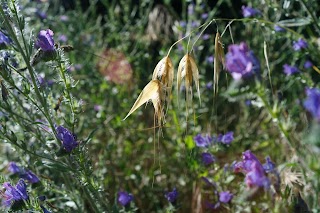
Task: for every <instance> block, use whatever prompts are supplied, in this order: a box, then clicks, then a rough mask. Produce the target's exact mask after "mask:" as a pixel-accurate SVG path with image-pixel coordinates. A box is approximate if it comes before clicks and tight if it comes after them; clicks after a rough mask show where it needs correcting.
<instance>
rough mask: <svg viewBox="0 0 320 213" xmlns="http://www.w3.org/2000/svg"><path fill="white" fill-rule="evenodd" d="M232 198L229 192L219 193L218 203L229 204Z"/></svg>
mask: <svg viewBox="0 0 320 213" xmlns="http://www.w3.org/2000/svg"><path fill="white" fill-rule="evenodd" d="M232 198H233V194H232V193H230V192H229V191H225V192H220V193H219V201H220V202H221V203H229V202H230V201H231V200H232Z"/></svg>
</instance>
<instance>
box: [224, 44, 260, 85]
mask: <svg viewBox="0 0 320 213" xmlns="http://www.w3.org/2000/svg"><path fill="white" fill-rule="evenodd" d="M226 67H227V70H228V71H229V72H230V74H231V75H232V77H233V78H234V79H235V80H240V79H242V78H248V77H251V76H253V75H254V74H256V75H259V72H260V63H259V61H258V59H257V58H256V56H255V55H254V54H253V52H252V51H251V50H250V49H249V47H248V45H247V44H246V43H244V42H241V43H240V44H239V45H238V44H232V45H230V46H229V47H228V53H227V54H226Z"/></svg>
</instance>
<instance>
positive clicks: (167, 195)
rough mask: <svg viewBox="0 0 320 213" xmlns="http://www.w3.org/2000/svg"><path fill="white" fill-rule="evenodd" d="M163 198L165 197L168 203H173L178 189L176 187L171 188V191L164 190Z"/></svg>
mask: <svg viewBox="0 0 320 213" xmlns="http://www.w3.org/2000/svg"><path fill="white" fill-rule="evenodd" d="M164 196H165V198H167V200H168V201H169V202H170V203H173V202H175V201H176V199H177V197H178V191H177V189H176V188H173V191H172V192H166V193H165V194H164Z"/></svg>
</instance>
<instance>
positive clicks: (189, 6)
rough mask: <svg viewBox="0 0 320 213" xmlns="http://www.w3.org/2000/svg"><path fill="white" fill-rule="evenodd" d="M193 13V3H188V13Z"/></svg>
mask: <svg viewBox="0 0 320 213" xmlns="http://www.w3.org/2000/svg"><path fill="white" fill-rule="evenodd" d="M193 13H194V4H189V5H188V15H192V14H193Z"/></svg>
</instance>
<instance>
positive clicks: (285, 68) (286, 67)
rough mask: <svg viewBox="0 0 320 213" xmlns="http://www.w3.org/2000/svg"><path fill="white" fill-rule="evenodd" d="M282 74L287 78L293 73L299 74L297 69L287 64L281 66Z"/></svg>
mask: <svg viewBox="0 0 320 213" xmlns="http://www.w3.org/2000/svg"><path fill="white" fill-rule="evenodd" d="M283 72H284V73H285V74H286V75H287V76H289V75H293V74H295V73H299V72H300V71H299V69H298V68H297V67H295V66H290V65H288V64H285V65H283Z"/></svg>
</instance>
